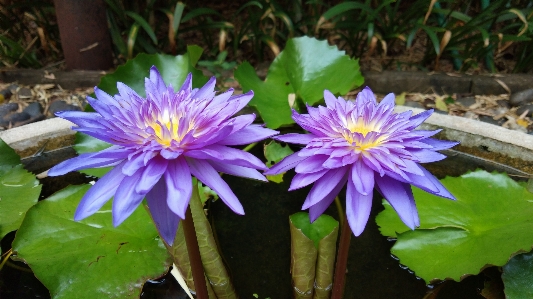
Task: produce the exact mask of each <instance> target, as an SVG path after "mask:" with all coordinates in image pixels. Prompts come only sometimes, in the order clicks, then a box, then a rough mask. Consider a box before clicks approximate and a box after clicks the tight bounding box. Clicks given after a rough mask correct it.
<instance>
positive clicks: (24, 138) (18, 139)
mask: <svg viewBox="0 0 533 299" xmlns="http://www.w3.org/2000/svg"><path fill="white" fill-rule="evenodd" d="M73 125H74V124H73V123H71V122H70V121H68V120H65V119H62V118H58V117H56V118H51V119H47V120H43V121H40V122H36V123H31V124H27V125H24V126H20V127H16V128H13V129H9V130H6V131H2V132H0V138H1V139H2V140H4V142H6V143H7V144H8V145H9V146H10V147H12V148H13V149H14V150H15V151H16V152H17V154H19V155H20V156H21V157H22V158H25V157H29V156H32V155H34V154H35V153H37V152H38V151H40V150H44V151H51V150H55V149H60V148H63V147H67V146H70V145H72V144H73V142H74V134H75V133H76V132H75V131H72V129H71V128H72V126H73Z"/></svg>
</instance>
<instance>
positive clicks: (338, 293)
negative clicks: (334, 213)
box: [331, 217, 352, 299]
mask: <svg viewBox="0 0 533 299" xmlns="http://www.w3.org/2000/svg"><path fill="white" fill-rule="evenodd" d="M345 218H346V217H345ZM351 237H352V230H351V229H350V226H349V225H348V223H345V224H344V225H342V226H341V239H340V241H339V251H338V253H337V262H336V263H335V274H334V276H333V290H332V294H331V299H341V298H342V297H343V294H344V284H345V282H346V266H347V264H348V252H349V250H350V239H351Z"/></svg>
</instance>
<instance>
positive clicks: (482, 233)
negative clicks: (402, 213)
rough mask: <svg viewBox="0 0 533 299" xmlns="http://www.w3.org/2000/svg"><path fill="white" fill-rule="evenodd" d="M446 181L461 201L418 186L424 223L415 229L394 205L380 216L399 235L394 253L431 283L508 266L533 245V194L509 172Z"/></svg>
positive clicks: (385, 228) (388, 232) (386, 229)
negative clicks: (396, 210)
mask: <svg viewBox="0 0 533 299" xmlns="http://www.w3.org/2000/svg"><path fill="white" fill-rule="evenodd" d="M442 184H443V185H444V186H445V187H446V188H447V189H448V190H449V191H450V192H451V193H452V194H453V195H454V196H455V197H456V198H457V201H451V200H448V199H444V198H440V197H437V196H434V195H432V194H429V193H427V192H424V191H422V190H420V189H417V188H413V189H414V190H413V193H414V196H415V200H416V204H417V208H418V211H419V214H420V224H421V225H420V227H419V228H417V229H416V230H414V231H411V230H409V228H407V227H406V226H405V225H404V224H403V223H402V222H401V220H400V219H399V217H398V216H397V214H396V213H395V212H394V210H393V209H392V207H391V206H390V205H389V204H388V203H386V202H384V206H385V211H383V212H381V213H380V214H379V215H378V217H377V219H376V221H377V223H378V225H379V226H380V231H381V233H382V234H383V235H385V236H389V237H394V238H397V241H396V243H395V244H394V246H393V247H392V249H391V253H392V254H393V255H395V256H397V257H398V258H399V259H400V263H402V264H404V265H406V266H407V267H409V268H410V269H411V270H413V271H414V272H415V274H416V275H417V276H419V277H421V278H423V279H424V280H425V281H426V282H427V283H429V282H431V281H434V280H444V279H447V278H451V279H454V280H460V279H462V278H463V277H464V276H465V275H468V274H477V273H479V272H480V271H481V270H482V269H483V268H484V267H485V266H487V265H495V266H503V265H505V264H506V263H507V262H508V261H509V259H510V258H511V257H512V256H513V255H514V254H516V253H518V252H527V251H529V250H531V248H532V246H533V235H532V234H531V230H533V222H532V221H531V215H532V214H533V194H532V193H530V192H528V191H527V190H526V189H525V187H524V185H523V184H519V183H517V182H515V181H513V180H512V179H510V178H509V177H508V176H507V175H506V174H498V173H488V172H485V171H481V170H478V171H475V172H470V173H467V174H465V175H462V176H461V177H458V178H452V177H447V178H445V179H443V180H442Z"/></svg>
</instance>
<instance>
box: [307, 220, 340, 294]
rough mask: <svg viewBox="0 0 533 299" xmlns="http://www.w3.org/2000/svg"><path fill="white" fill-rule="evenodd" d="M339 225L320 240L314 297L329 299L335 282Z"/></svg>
mask: <svg viewBox="0 0 533 299" xmlns="http://www.w3.org/2000/svg"><path fill="white" fill-rule="evenodd" d="M338 235H339V227H338V226H337V227H335V228H334V229H333V231H332V232H331V233H330V234H329V235H327V236H325V237H324V238H322V239H321V240H320V242H318V257H317V261H316V271H315V294H314V295H313V299H329V298H330V295H331V285H332V282H333V265H334V264H335V249H336V246H337V236H338Z"/></svg>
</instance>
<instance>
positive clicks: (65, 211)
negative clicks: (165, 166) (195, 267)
mask: <svg viewBox="0 0 533 299" xmlns="http://www.w3.org/2000/svg"><path fill="white" fill-rule="evenodd" d="M89 187H90V186H89V185H78V186H69V187H67V188H65V189H63V190H61V191H59V192H57V193H55V194H54V195H52V196H51V197H49V198H47V199H46V200H43V201H41V202H39V203H38V204H37V205H35V206H34V207H33V208H31V209H30V210H29V211H28V212H27V215H26V218H25V219H24V221H23V223H22V225H21V227H20V229H19V230H18V232H17V235H16V237H15V240H14V241H13V250H14V251H15V252H16V256H17V257H18V258H20V259H22V260H24V261H25V262H26V263H28V265H29V266H30V267H31V269H32V270H33V271H34V273H35V276H36V277H37V278H38V279H39V280H40V281H41V282H42V283H43V284H44V285H45V286H46V287H47V288H48V290H49V291H50V294H51V295H52V297H53V298H56V299H58V298H80V299H84V298H87V299H89V298H91V299H92V298H139V295H140V293H141V289H142V286H143V284H144V283H145V282H146V280H148V279H154V278H158V277H161V276H162V275H164V274H165V273H166V272H167V271H168V268H169V266H170V265H171V259H170V257H169V255H168V253H167V251H166V249H165V247H164V245H163V243H162V242H161V241H160V239H159V237H158V234H157V231H156V229H155V226H154V224H153V222H152V220H151V219H150V216H149V215H148V213H147V212H146V211H145V210H144V208H143V207H142V205H141V206H140V207H139V208H138V209H137V210H135V212H134V213H133V214H132V215H131V216H130V217H128V219H126V220H125V221H124V222H123V223H122V224H121V225H119V226H118V227H113V225H112V222H111V202H109V203H108V204H106V205H104V207H103V208H102V209H101V210H100V211H99V212H97V213H96V214H94V215H92V216H90V217H89V218H87V219H85V220H82V221H80V222H75V221H74V220H73V216H74V211H75V209H76V207H77V205H78V203H79V202H80V199H81V197H82V196H83V195H84V194H85V192H86V191H87V190H88V189H89Z"/></svg>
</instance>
